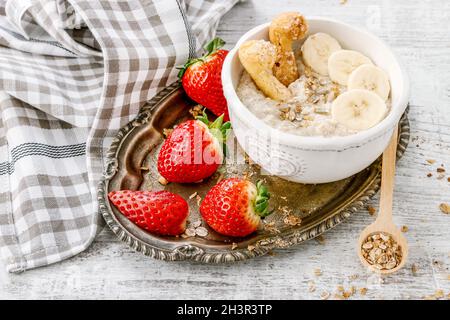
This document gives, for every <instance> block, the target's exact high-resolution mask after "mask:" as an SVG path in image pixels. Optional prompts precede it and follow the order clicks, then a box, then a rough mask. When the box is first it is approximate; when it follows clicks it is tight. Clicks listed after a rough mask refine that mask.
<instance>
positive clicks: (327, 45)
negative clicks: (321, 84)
mask: <svg viewBox="0 0 450 320" xmlns="http://www.w3.org/2000/svg"><path fill="white" fill-rule="evenodd" d="M338 50H341V46H340V44H339V42H337V40H336V39H335V38H333V37H332V36H330V35H329V34H326V33H321V32H319V33H316V34H313V35H311V36H309V37H308V39H306V41H305V42H304V43H303V45H302V55H303V61H304V62H305V64H306V65H307V66H309V67H311V69H313V70H314V71H316V72H317V73H320V74H321V75H324V76H327V75H328V58H329V57H330V55H331V54H332V53H333V52H335V51H338Z"/></svg>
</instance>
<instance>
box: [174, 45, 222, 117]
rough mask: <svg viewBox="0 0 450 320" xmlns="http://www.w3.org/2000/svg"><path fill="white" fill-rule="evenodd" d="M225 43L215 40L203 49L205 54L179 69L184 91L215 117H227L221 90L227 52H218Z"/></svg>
mask: <svg viewBox="0 0 450 320" xmlns="http://www.w3.org/2000/svg"><path fill="white" fill-rule="evenodd" d="M224 44H225V42H224V41H223V40H222V39H220V38H215V39H214V40H212V41H211V42H210V43H208V44H207V45H206V47H205V50H206V51H207V53H206V54H205V55H204V56H203V57H200V58H195V59H189V60H188V61H187V62H186V64H185V65H184V66H183V67H181V68H180V72H179V73H178V77H179V78H180V79H181V83H182V85H183V88H184V91H186V93H187V95H188V96H189V97H190V98H191V99H192V100H194V101H196V102H197V103H200V104H201V105H203V106H205V107H206V108H208V109H209V110H211V112H212V113H214V114H215V115H217V116H220V115H222V114H223V115H224V119H225V121H228V120H229V119H230V118H229V116H228V108H227V101H226V100H225V97H224V96H223V90H222V80H221V74H222V65H223V61H224V60H225V57H226V55H227V54H228V51H227V50H218V49H219V48H221V47H222V46H223V45H224Z"/></svg>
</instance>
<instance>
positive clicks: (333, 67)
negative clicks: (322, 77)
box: [328, 50, 373, 86]
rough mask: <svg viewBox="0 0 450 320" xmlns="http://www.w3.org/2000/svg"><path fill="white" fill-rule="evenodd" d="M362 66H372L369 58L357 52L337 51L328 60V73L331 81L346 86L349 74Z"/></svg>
mask: <svg viewBox="0 0 450 320" xmlns="http://www.w3.org/2000/svg"><path fill="white" fill-rule="evenodd" d="M363 64H372V65H373V63H372V61H371V60H370V59H369V58H367V57H366V56H365V55H363V54H362V53H360V52H358V51H353V50H339V51H336V52H334V53H333V54H331V56H330V58H329V59H328V72H329V73H330V78H331V80H333V81H334V82H337V83H339V84H342V85H343V86H346V85H347V82H348V77H349V76H350V74H351V73H352V72H353V71H354V70H355V69H356V68H358V67H359V66H361V65H363Z"/></svg>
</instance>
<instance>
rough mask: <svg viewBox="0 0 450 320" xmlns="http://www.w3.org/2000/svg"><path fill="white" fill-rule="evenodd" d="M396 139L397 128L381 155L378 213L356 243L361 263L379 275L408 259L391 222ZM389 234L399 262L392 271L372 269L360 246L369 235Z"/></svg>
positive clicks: (405, 246) (399, 234)
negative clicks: (394, 244)
mask: <svg viewBox="0 0 450 320" xmlns="http://www.w3.org/2000/svg"><path fill="white" fill-rule="evenodd" d="M397 137H398V128H397V127H396V128H395V129H394V133H393V135H392V138H391V141H390V142H389V145H388V147H387V148H386V150H385V151H384V153H383V164H382V169H381V192H380V209H379V211H378V216H377V219H376V220H375V222H374V223H372V224H371V225H369V226H368V227H366V228H365V229H364V230H363V231H362V232H361V235H360V237H359V241H358V255H359V258H360V259H361V262H362V263H363V264H364V265H366V266H367V267H369V268H370V269H371V270H373V271H375V272H377V273H381V274H389V273H393V272H395V271H397V270H399V269H400V268H401V267H403V266H404V264H405V262H406V259H407V257H408V243H407V241H406V238H405V236H404V235H403V233H402V232H401V230H400V229H399V228H397V226H396V225H395V224H394V222H393V220H392V198H393V193H394V180H395V160H396V155H397V142H398V141H397ZM380 232H381V233H386V234H389V235H390V236H391V237H392V238H393V240H394V241H396V242H397V244H398V245H399V246H400V248H401V251H402V260H401V262H400V263H399V264H398V265H397V266H396V267H394V268H392V269H381V270H379V269H377V268H375V267H373V266H372V265H371V264H370V263H369V262H368V261H367V260H366V259H365V258H364V257H363V255H362V248H361V246H362V245H363V243H364V242H365V240H366V239H367V237H368V236H369V235H372V234H375V233H380Z"/></svg>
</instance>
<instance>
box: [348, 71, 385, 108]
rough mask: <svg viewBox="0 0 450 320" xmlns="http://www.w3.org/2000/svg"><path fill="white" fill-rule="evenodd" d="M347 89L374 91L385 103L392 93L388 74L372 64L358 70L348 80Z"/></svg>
mask: <svg viewBox="0 0 450 320" xmlns="http://www.w3.org/2000/svg"><path fill="white" fill-rule="evenodd" d="M347 87H348V90H353V89H366V90H369V91H373V92H375V93H376V94H377V95H379V96H380V97H381V99H383V100H384V101H386V100H387V99H388V97H389V91H391V86H390V85H389V78H388V75H387V74H386V72H384V70H383V69H381V68H378V67H377V66H373V65H370V64H363V65H362V66H359V67H358V68H356V69H355V71H353V72H352V73H351V74H350V77H349V78H348V84H347Z"/></svg>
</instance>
